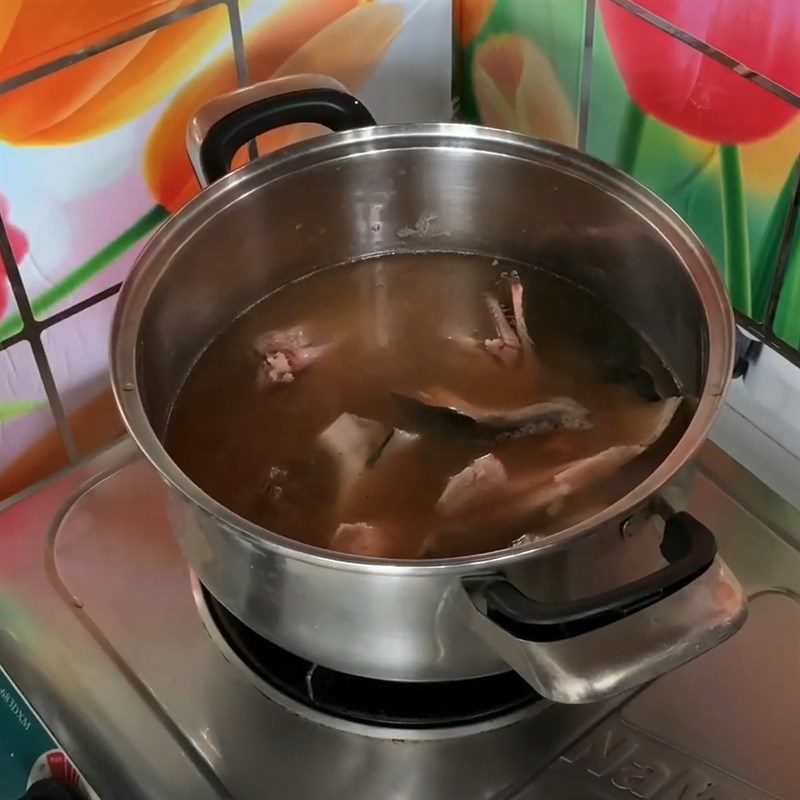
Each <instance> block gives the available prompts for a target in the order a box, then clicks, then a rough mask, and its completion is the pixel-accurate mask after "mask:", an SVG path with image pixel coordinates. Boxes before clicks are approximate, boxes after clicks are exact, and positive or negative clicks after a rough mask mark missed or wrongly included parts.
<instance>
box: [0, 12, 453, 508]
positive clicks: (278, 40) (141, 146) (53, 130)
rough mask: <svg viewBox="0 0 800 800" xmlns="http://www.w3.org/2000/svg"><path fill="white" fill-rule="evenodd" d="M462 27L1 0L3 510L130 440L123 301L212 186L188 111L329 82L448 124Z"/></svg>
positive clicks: (357, 17)
mask: <svg viewBox="0 0 800 800" xmlns="http://www.w3.org/2000/svg"><path fill="white" fill-rule="evenodd" d="M451 29H452V20H451V4H450V2H449V0H360V1H359V0H0V216H1V217H2V229H1V230H0V257H1V258H2V261H0V269H2V272H0V499H2V497H4V496H8V495H11V494H14V493H16V492H17V491H19V490H20V489H22V488H24V487H25V486H27V485H30V484H31V483H33V482H35V481H37V480H39V479H41V478H42V477H44V476H45V475H46V474H48V473H49V472H51V471H53V470H55V469H57V468H59V467H61V466H63V465H65V464H67V463H68V462H69V461H70V460H74V459H77V458H79V457H81V456H82V455H85V454H87V453H90V452H92V451H93V450H95V449H96V448H97V447H98V446H100V445H101V444H103V443H105V442H107V441H109V440H111V439H113V438H115V437H116V436H118V435H119V434H121V433H122V427H121V423H120V421H119V419H118V417H117V414H116V412H115V409H114V403H113V399H112V398H111V395H110V391H109V388H108V379H107V377H106V362H107V356H106V353H107V348H108V334H109V326H110V321H111V317H112V314H113V309H114V304H115V297H114V296H115V294H116V292H117V291H118V288H119V285H120V281H121V280H122V279H123V278H124V277H125V275H126V274H127V273H128V271H129V269H130V267H131V265H132V264H133V262H134V261H135V259H136V256H137V254H138V252H139V250H140V249H141V247H142V244H143V242H144V241H145V240H146V239H147V237H148V235H149V234H150V233H151V232H152V231H153V230H155V228H157V227H158V225H159V224H160V223H161V222H162V221H163V220H165V219H166V218H167V217H168V216H169V215H170V214H171V213H173V212H175V211H177V210H178V209H179V208H180V207H181V206H183V205H184V204H185V203H186V202H187V201H188V200H189V199H190V198H191V197H192V196H194V195H195V194H196V193H197V191H198V189H199V187H198V185H197V182H196V180H195V178H194V176H193V174H192V171H191V169H190V166H189V162H188V159H187V156H186V153H185V150H184V137H185V131H186V124H187V121H188V119H189V117H190V115H191V114H192V112H193V111H194V110H196V109H197V108H198V107H199V106H200V105H201V104H202V103H203V102H205V101H206V100H208V99H210V98H211V97H214V96H216V95H218V94H220V93H222V92H225V91H228V90H230V89H234V88H236V87H237V86H240V85H245V84H247V83H248V82H254V81H259V80H264V79H266V78H269V77H271V76H276V77H277V76H282V75H287V74H294V73H300V72H321V73H325V74H328V75H332V76H333V77H335V78H338V79H339V80H340V81H342V82H343V83H344V84H345V85H346V86H347V87H348V88H349V89H350V90H351V91H352V92H353V93H354V94H356V95H358V96H359V97H361V98H362V99H363V100H364V101H365V103H366V104H367V106H368V107H369V108H370V110H371V111H372V112H373V114H374V115H375V117H376V118H377V119H378V120H379V121H383V122H390V121H396V120H399V119H407V120H418V121H425V120H434V119H443V118H447V117H448V116H449V114H450V109H451V105H450V103H451V92H450V86H451V50H450V46H449V43H450V32H451ZM309 133H310V131H309V130H308V128H300V129H298V128H294V129H292V130H290V131H286V132H281V133H278V134H275V135H271V136H269V137H265V139H264V140H262V141H260V147H261V149H262V152H263V151H265V150H268V149H273V148H275V147H278V146H280V145H281V144H285V143H288V142H290V141H292V140H293V139H297V138H301V137H303V136H305V135H308V134H309Z"/></svg>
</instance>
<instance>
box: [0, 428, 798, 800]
mask: <svg viewBox="0 0 800 800" xmlns="http://www.w3.org/2000/svg"><path fill="white" fill-rule="evenodd" d="M162 498H163V492H162V486H161V484H160V482H159V480H158V479H157V477H156V475H155V474H154V472H153V471H152V469H151V468H150V467H149V466H148V465H146V464H145V463H144V462H143V461H142V460H140V459H139V458H137V457H136V454H135V451H134V449H133V447H132V445H131V444H130V443H129V442H122V443H120V444H118V445H116V446H115V447H113V448H111V449H110V450H108V451H106V452H105V453H102V454H101V455H99V456H97V457H95V458H93V459H92V460H91V461H89V462H87V463H85V464H84V465H83V466H81V467H79V468H77V469H75V470H73V471H72V472H70V473H67V474H66V475H64V476H62V477H60V478H59V479H58V480H56V481H54V482H52V483H51V484H49V485H48V486H46V487H45V488H44V489H41V490H39V491H37V492H36V493H34V494H31V495H30V496H28V497H27V498H26V499H24V500H22V501H20V502H17V503H15V504H14V505H11V506H10V507H8V508H7V509H6V510H5V511H3V512H2V514H0V554H2V557H1V558H0V587H2V597H1V598H0V601H1V603H2V605H0V613H1V614H2V619H1V620H0V665H2V667H3V668H4V669H5V670H6V672H7V673H8V674H9V675H10V677H11V679H12V681H13V682H14V683H15V684H16V686H17V688H18V689H19V690H20V692H21V693H22V694H23V695H24V696H25V698H26V699H27V701H28V702H29V703H30V705H31V706H32V707H33V708H34V709H35V710H36V712H38V714H39V715H40V717H41V718H42V719H43V720H44V722H45V723H46V725H47V726H48V727H49V729H50V731H51V732H52V734H53V736H54V737H55V739H56V740H57V741H58V743H59V744H60V745H61V746H62V747H63V748H64V750H65V751H66V752H67V753H68V754H69V756H70V758H71V759H72V760H73V761H74V763H75V764H76V765H77V767H78V769H79V770H80V771H81V772H82V773H83V775H84V777H85V778H86V780H87V781H88V783H89V784H90V785H91V786H92V787H93V789H94V791H95V792H96V793H97V795H98V796H99V797H100V798H101V799H102V800H112V798H121V799H123V800H138V798H142V799H145V798H146V800H173V798H174V799H175V800H183V798H187V799H188V798H192V800H203V799H204V798H236V800H262V798H282V800H293V799H297V800H300V799H302V800H339V799H341V800H359V799H362V798H363V799H364V800H367V799H369V800H450V798H453V799H454V800H455V798H458V800H470V799H471V798H475V800H490V799H491V800H501V799H502V800H512V798H513V799H514V800H596V799H600V798H605V799H606V800H617V799H618V798H631V797H636V798H649V799H650V800H745V798H746V799H747V800H762V798H781V800H797V798H800V758H798V755H799V754H800V605H798V601H800V554H799V553H798V548H799V547H800V515H798V512H797V511H796V510H794V509H792V508H791V507H790V506H788V505H786V504H785V503H783V501H781V500H779V499H778V498H777V497H776V496H775V495H773V494H771V493H770V492H769V491H768V490H767V489H766V488H765V487H764V486H763V485H762V484H760V483H758V482H757V481H756V480H755V479H754V478H753V477H752V476H750V475H749V474H748V473H746V472H744V471H743V470H742V469H741V468H740V467H738V466H737V465H736V464H735V463H734V462H733V461H731V460H730V459H729V458H728V457H727V456H725V455H724V454H723V453H722V452H721V451H719V450H718V449H716V448H715V447H714V446H713V445H708V446H707V447H706V449H705V451H704V453H703V455H702V457H701V459H700V464H699V474H698V477H697V480H696V483H695V486H694V488H693V490H692V493H691V496H690V497H689V498H688V499H687V505H688V506H689V508H690V509H691V510H692V512H693V513H694V514H696V515H697V516H698V517H699V518H700V519H701V520H702V521H703V522H705V523H706V524H707V525H708V526H709V527H711V529H712V530H713V531H714V532H715V533H716V534H717V536H718V539H719V544H720V550H721V552H722V554H723V556H724V558H725V559H726V560H727V562H728V563H729V565H730V566H731V568H732V569H733V570H734V571H735V572H736V574H737V575H738V577H739V579H740V580H741V581H742V583H743V584H744V585H745V588H746V590H747V592H748V594H749V595H750V598H751V608H750V617H749V619H748V621H747V623H746V624H745V627H744V628H743V629H742V631H741V632H740V633H739V634H737V635H736V636H735V637H734V638H733V639H731V640H730V641H729V642H727V643H725V644H723V645H722V646H720V647H719V648H717V649H716V650H714V651H712V652H710V653H708V654H706V655H705V656H703V657H701V658H699V659H697V660H695V661H694V662H691V663H690V664H688V665H686V666H684V667H682V668H680V669H679V670H677V671H676V672H674V673H672V674H670V675H667V676H665V677H663V678H661V679H659V680H658V681H656V682H655V683H653V684H651V685H650V686H648V687H646V688H645V689H643V690H642V691H640V692H638V693H636V694H634V695H629V696H627V697H625V698H621V699H619V700H616V701H614V702H606V703H603V704H599V705H594V706H557V705H552V704H548V703H545V702H544V701H540V702H538V703H535V704H533V705H532V706H530V707H529V708H528V709H526V710H523V711H516V712H513V713H512V715H511V716H509V717H506V718H501V719H495V720H493V721H492V722H491V723H487V724H483V725H478V726H473V727H470V728H454V729H447V730H441V731H426V732H404V731H398V730H386V729H381V728H375V727H367V726H360V725H357V724H349V723H347V722H343V721H340V720H334V719H333V718H326V717H324V716H323V715H320V714H318V713H316V712H310V711H308V710H307V709H305V707H303V706H300V705H294V704H292V703H291V702H290V701H288V700H285V699H281V698H280V696H278V695H276V693H275V691H274V690H272V689H271V688H270V687H269V686H267V685H266V684H264V683H262V682H259V680H258V679H256V678H254V677H253V676H251V675H249V674H248V672H247V668H246V667H244V665H243V664H242V663H240V662H239V661H238V658H237V656H236V655H235V653H233V651H231V650H230V649H229V648H227V647H225V646H224V644H221V643H220V641H219V637H218V636H217V635H216V634H215V631H214V630H213V628H212V629H211V630H210V632H209V630H207V628H206V627H205V625H204V619H205V622H206V624H207V623H208V615H207V614H206V613H205V612H204V611H203V609H202V607H201V608H200V609H199V608H198V604H197V591H196V589H197V587H196V586H193V583H192V580H191V576H190V574H189V571H188V569H187V565H186V562H185V561H184V560H183V558H182V557H181V554H180V552H179V550H178V548H177V545H176V543H175V541H174V539H173V537H172V535H171V533H170V531H169V528H168V523H167V519H166V516H165V511H164V506H163V500H162Z"/></svg>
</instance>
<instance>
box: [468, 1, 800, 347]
mask: <svg viewBox="0 0 800 800" xmlns="http://www.w3.org/2000/svg"><path fill="white" fill-rule="evenodd" d="M458 19H459V25H460V42H461V64H460V76H461V109H462V113H463V114H464V115H465V116H466V117H467V118H470V119H473V120H476V121H482V122H484V123H486V124H490V125H495V126H500V127H506V128H511V129H513V130H518V131H522V132H524V133H530V134H533V135H536V136H541V137H545V138H549V139H554V140H557V141H561V142H564V143H567V144H572V145H575V144H577V145H578V146H579V147H581V148H583V149H585V150H586V151H587V152H589V153H591V154H592V155H595V156H598V157H599V158H602V159H604V160H605V161H608V162H610V163H612V164H615V165H617V166H619V167H621V168H622V169H624V170H626V171H627V172H629V173H630V174H631V175H633V176H634V177H636V178H637V179H638V180H640V181H641V182H642V183H644V184H645V185H646V186H648V187H649V188H651V189H652V190H654V191H655V192H656V193H658V194H659V195H661V197H663V198H664V199H665V200H666V201H667V202H669V203H670V204H671V205H672V206H673V207H674V208H675V209H676V210H677V211H678V212H679V213H680V214H681V215H682V216H683V217H684V218H685V219H686V220H688V222H689V223H690V224H691V225H692V227H693V228H694V229H695V230H696V231H697V232H698V233H699V235H700V236H701V238H702V239H703V240H704V241H705V243H706V244H707V246H708V247H709V248H710V250H711V251H712V253H713V254H714V256H715V258H716V261H717V264H718V265H719V267H720V269H721V270H722V271H723V274H724V276H725V279H726V282H727V285H728V288H729V291H730V294H731V299H732V301H733V303H734V305H735V307H736V309H737V311H738V312H739V314H740V319H741V321H742V322H743V323H744V324H745V325H747V326H748V327H749V328H750V329H751V330H753V331H754V332H755V333H756V334H757V335H758V336H759V337H761V338H764V339H766V340H768V341H769V342H770V343H771V344H772V345H773V346H774V347H776V348H777V349H779V350H780V351H781V352H783V353H784V354H786V355H788V356H789V358H791V359H792V360H795V361H797V360H799V358H800V357H799V355H798V350H800V242H799V241H798V237H799V235H798V233H797V224H796V223H797V206H798V203H799V202H800V199H799V197H800V196H799V195H798V158H799V157H800V113H799V111H798V109H800V3H799V2H797V0H639V2H638V3H634V2H631V0H461V3H460V11H459V17H458ZM643 268H646V265H643ZM781 287H782V288H781Z"/></svg>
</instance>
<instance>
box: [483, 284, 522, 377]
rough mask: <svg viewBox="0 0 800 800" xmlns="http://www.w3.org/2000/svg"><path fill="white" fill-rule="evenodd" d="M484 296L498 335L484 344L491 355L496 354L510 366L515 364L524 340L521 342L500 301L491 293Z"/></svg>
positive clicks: (496, 356)
mask: <svg viewBox="0 0 800 800" xmlns="http://www.w3.org/2000/svg"><path fill="white" fill-rule="evenodd" d="M484 296H485V298H486V307H487V308H488V309H489V315H490V316H491V318H492V322H493V323H494V328H495V331H496V332H497V337H496V338H494V339H486V340H485V341H484V343H483V344H484V346H485V347H486V349H487V350H488V351H489V353H490V354H491V355H493V356H495V358H497V359H499V360H500V361H502V362H503V363H504V364H507V365H509V366H510V365H512V364H515V363H516V361H517V357H518V355H519V353H520V351H521V350H522V342H520V340H519V336H517V333H516V331H515V330H514V329H513V328H512V327H511V324H510V323H509V321H508V320H507V319H506V315H505V312H504V311H503V309H502V307H501V305H500V301H499V300H498V299H497V298H496V297H494V296H493V295H490V294H487V295H484Z"/></svg>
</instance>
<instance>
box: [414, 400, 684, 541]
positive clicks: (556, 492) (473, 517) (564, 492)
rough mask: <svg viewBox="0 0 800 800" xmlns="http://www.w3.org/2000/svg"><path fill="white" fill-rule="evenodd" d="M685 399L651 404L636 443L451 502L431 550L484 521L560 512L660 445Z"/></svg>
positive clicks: (499, 526)
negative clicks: (565, 504)
mask: <svg viewBox="0 0 800 800" xmlns="http://www.w3.org/2000/svg"><path fill="white" fill-rule="evenodd" d="M680 403H681V398H679V397H673V398H669V399H668V400H664V401H661V402H659V403H650V404H648V405H647V406H646V408H647V409H648V414H647V419H646V420H645V419H644V418H642V419H640V420H638V423H639V429H638V431H637V433H638V441H637V442H636V443H635V444H625V445H616V446H614V447H609V448H606V449H605V450H602V451H600V452H599V453H595V454H594V455H591V456H588V457H586V458H581V459H577V460H575V461H572V462H570V463H568V464H562V465H560V466H557V467H554V468H550V469H547V470H542V469H540V468H538V467H537V468H535V469H534V470H533V471H532V472H531V473H529V474H527V475H519V476H515V477H514V478H510V479H508V480H505V481H503V480H493V481H487V482H486V484H485V485H484V487H483V488H484V491H483V492H482V494H481V502H480V503H474V502H473V503H472V504H469V503H467V504H464V505H462V506H459V505H458V504H456V505H455V506H453V505H452V504H451V505H450V508H451V509H452V508H455V510H454V511H452V512H451V513H450V514H449V515H447V516H448V523H447V524H446V525H444V526H443V527H442V529H441V530H438V531H435V532H434V533H433V534H432V536H430V537H429V539H428V549H429V551H432V552H436V550H437V548H441V547H442V546H443V544H445V543H446V540H447V539H448V538H451V537H453V536H458V535H462V534H464V532H465V531H472V530H475V529H479V528H481V527H482V526H483V527H485V528H486V529H487V530H488V531H490V532H491V533H492V535H494V534H496V533H497V532H498V531H503V530H513V529H514V528H515V527H517V526H519V525H520V524H524V522H525V520H526V519H529V518H532V517H534V516H535V515H537V514H540V513H544V512H549V513H550V514H555V513H557V512H558V511H559V510H560V508H561V504H562V503H563V501H564V499H565V498H566V497H568V496H569V495H572V494H574V493H576V492H578V491H581V490H582V489H586V488H588V487H590V486H593V485H595V484H597V483H598V482H600V481H602V480H604V479H606V478H608V477H610V476H611V475H613V474H614V473H615V472H616V471H617V470H619V469H620V468H621V467H623V466H624V465H625V464H627V463H628V462H630V461H632V460H633V459H634V458H636V457H637V456H639V455H641V454H642V453H643V452H644V451H645V450H646V449H647V448H648V447H650V446H651V445H653V444H655V442H656V441H657V440H658V439H659V438H660V437H661V435H662V434H663V433H664V432H665V431H666V429H667V427H669V424H670V422H671V421H672V419H673V417H674V416H675V413H676V411H677V409H678V407H679V405H680ZM474 464H475V462H473V464H472V465H470V467H474ZM470 467H467V470H469V469H470ZM467 470H464V472H466V471H467ZM461 474H462V473H459V475H461ZM455 477H456V478H458V477H459V476H455ZM459 483H460V481H459ZM456 488H458V484H456ZM490 488H491V492H490V491H489V489H490ZM457 496H458V495H456V497H457ZM489 501H491V502H489ZM451 503H452V501H451ZM440 513H441V509H440ZM443 516H445V515H444V514H443ZM521 540H522V537H519V541H521ZM526 541H527V540H526Z"/></svg>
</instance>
